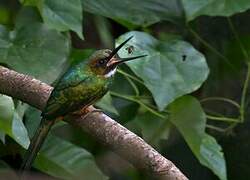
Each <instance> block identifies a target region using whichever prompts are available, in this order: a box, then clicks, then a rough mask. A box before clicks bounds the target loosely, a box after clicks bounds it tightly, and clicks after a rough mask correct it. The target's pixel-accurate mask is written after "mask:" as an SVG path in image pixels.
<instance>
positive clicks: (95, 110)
mask: <svg viewBox="0 0 250 180" xmlns="http://www.w3.org/2000/svg"><path fill="white" fill-rule="evenodd" d="M97 112H99V113H103V111H102V110H101V109H94V110H92V111H89V112H88V113H87V114H85V116H84V117H83V119H85V118H87V117H88V116H89V115H91V114H94V113H97Z"/></svg>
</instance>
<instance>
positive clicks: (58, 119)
mask: <svg viewBox="0 0 250 180" xmlns="http://www.w3.org/2000/svg"><path fill="white" fill-rule="evenodd" d="M63 119H64V116H59V117H57V118H56V119H55V124H56V123H58V122H59V121H62V120H63Z"/></svg>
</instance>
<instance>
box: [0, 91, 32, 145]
mask: <svg viewBox="0 0 250 180" xmlns="http://www.w3.org/2000/svg"><path fill="white" fill-rule="evenodd" d="M23 108H25V107H24V106H22V105H20V104H19V105H18V106H17V108H16V109H15V107H14V103H13V100H12V98H11V97H9V96H5V95H0V130H1V133H3V134H8V135H9V136H10V137H12V138H13V139H14V140H15V141H16V142H17V143H18V144H20V145H21V146H22V147H24V148H26V149H27V148H28V146H29V143H30V141H29V137H28V133H27V130H26V128H25V126H24V124H23V122H22V119H23V113H24V112H23V111H24V110H23Z"/></svg>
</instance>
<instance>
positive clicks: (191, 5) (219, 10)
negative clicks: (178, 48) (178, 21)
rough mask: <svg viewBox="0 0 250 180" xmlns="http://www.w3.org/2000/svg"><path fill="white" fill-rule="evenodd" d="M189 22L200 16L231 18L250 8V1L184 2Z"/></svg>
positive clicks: (194, 0) (211, 0) (200, 0)
mask: <svg viewBox="0 0 250 180" xmlns="http://www.w3.org/2000/svg"><path fill="white" fill-rule="evenodd" d="M182 3H183V6H184V9H185V14H186V18H187V21H190V20H193V19H194V18H196V17H197V16H200V15H209V16H231V15H233V14H235V13H240V12H243V11H246V10H247V9H249V8H250V1H249V0H237V1H234V0H223V1H218V0H198V1H197V0H188V1H187V0H182Z"/></svg>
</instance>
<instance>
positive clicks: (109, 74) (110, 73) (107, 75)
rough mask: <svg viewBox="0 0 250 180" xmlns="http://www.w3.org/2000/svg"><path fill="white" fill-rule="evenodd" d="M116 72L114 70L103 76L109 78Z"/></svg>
mask: <svg viewBox="0 0 250 180" xmlns="http://www.w3.org/2000/svg"><path fill="white" fill-rule="evenodd" d="M115 72H116V68H115V69H113V70H112V71H109V72H108V73H107V74H105V75H104V77H105V78H109V77H111V76H113V75H114V74H115Z"/></svg>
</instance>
